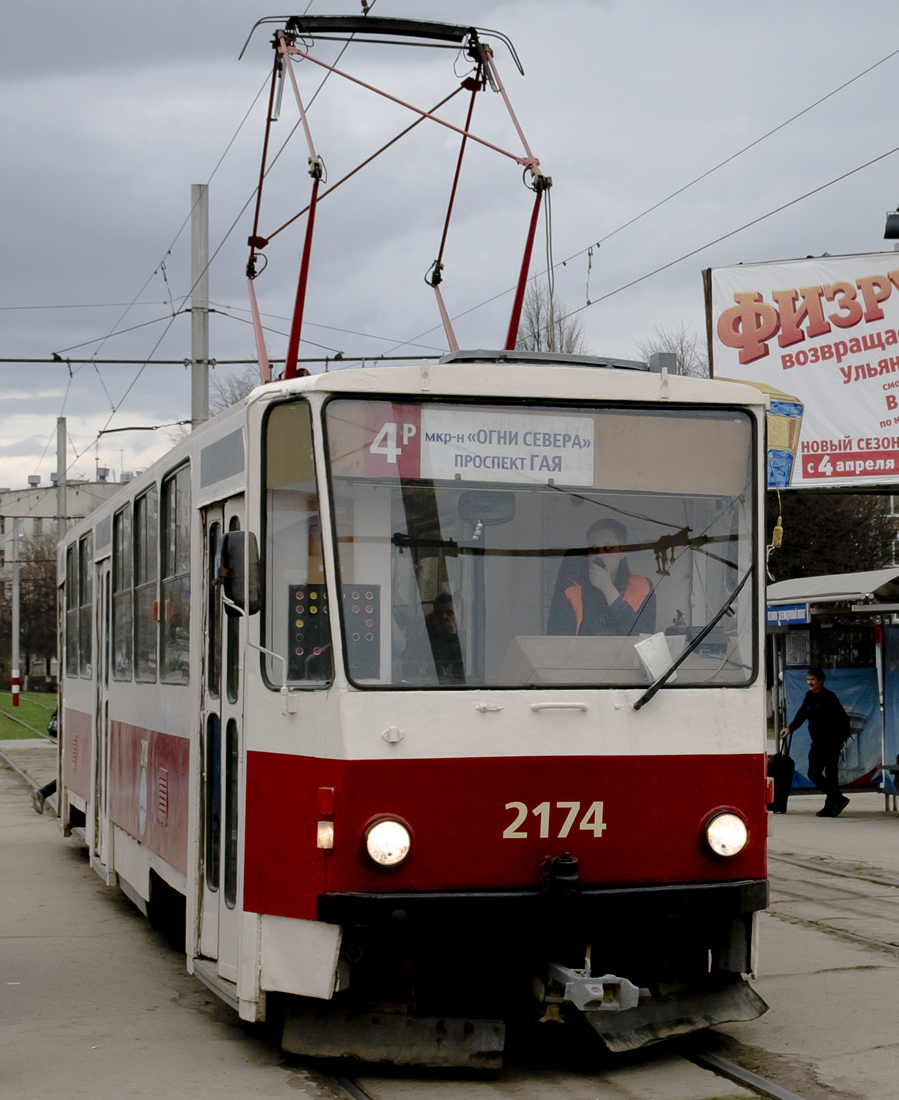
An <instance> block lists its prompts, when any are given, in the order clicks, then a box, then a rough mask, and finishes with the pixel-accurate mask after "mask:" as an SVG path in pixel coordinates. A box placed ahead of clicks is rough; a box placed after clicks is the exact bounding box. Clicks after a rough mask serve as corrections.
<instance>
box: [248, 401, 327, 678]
mask: <svg viewBox="0 0 899 1100" xmlns="http://www.w3.org/2000/svg"><path fill="white" fill-rule="evenodd" d="M265 448H266V450H265V500H266V517H265V519H266V537H265V540H264V541H265V577H266V583H265V638H266V641H265V646H266V648H268V649H271V650H273V651H274V652H275V653H278V654H280V655H281V656H282V657H284V658H285V659H286V661H287V680H288V683H292V684H297V685H302V686H305V687H324V686H326V685H327V684H328V683H330V681H331V680H332V678H333V675H334V658H333V652H332V647H331V624H330V616H329V601H328V592H327V589H326V587H325V583H324V582H325V572H324V556H323V552H322V520H321V515H320V513H319V505H318V487H317V484H316V476H315V457H314V454H313V449H312V415H311V413H310V410H309V407H308V405H307V404H306V403H305V402H304V401H292V402H290V403H285V404H282V405H276V406H275V407H274V408H273V409H272V410H271V412H270V413H269V415H268V418H267V420H266V435H265ZM265 661H266V665H265V670H266V676H267V679H268V682H269V685H270V686H271V687H273V688H278V687H280V686H281V681H282V675H283V672H282V668H283V666H282V664H281V662H280V661H275V660H273V659H272V658H271V657H266V658H265Z"/></svg>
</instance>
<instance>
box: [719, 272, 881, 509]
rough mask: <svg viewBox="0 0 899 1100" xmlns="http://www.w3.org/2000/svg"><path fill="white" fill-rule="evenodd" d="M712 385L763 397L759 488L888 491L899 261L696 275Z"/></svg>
mask: <svg viewBox="0 0 899 1100" xmlns="http://www.w3.org/2000/svg"><path fill="white" fill-rule="evenodd" d="M706 294H707V301H706V308H707V310H708V314H709V332H710V340H711V346H710V349H709V350H710V354H711V362H712V370H713V373H714V376H715V377H716V378H731V379H737V380H739V381H743V382H748V383H750V384H752V385H754V386H756V387H757V388H759V389H761V390H762V391H763V392H765V393H766V394H768V396H769V397H770V400H771V410H770V414H769V418H768V484H769V487H771V488H774V487H792V488H794V489H801V488H815V489H818V488H838V487H843V488H845V487H858V486H862V485H864V486H869V487H870V486H875V485H878V484H888V483H893V482H895V481H897V480H899V331H897V330H899V253H897V252H875V253H869V254H864V255H856V256H832V257H831V256H823V257H820V258H817V257H813V258H810V259H805V260H785V261H782V262H779V263H759V264H740V265H739V266H736V267H725V268H713V269H712V270H710V271H708V272H707V273H706Z"/></svg>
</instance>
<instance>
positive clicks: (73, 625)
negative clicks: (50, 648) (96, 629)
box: [66, 543, 81, 676]
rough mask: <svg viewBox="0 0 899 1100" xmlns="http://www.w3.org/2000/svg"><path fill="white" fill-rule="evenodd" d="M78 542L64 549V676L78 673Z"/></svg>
mask: <svg viewBox="0 0 899 1100" xmlns="http://www.w3.org/2000/svg"><path fill="white" fill-rule="evenodd" d="M80 602H81V601H80V599H79V596H78V544H77V543H76V544H75V545H74V546H70V547H69V548H68V550H67V551H66V676H77V675H78V620H79V608H80Z"/></svg>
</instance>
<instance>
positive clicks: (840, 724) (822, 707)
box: [787, 687, 849, 748]
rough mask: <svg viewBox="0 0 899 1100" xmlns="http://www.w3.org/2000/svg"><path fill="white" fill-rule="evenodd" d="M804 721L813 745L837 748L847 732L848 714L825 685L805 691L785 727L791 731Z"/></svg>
mask: <svg viewBox="0 0 899 1100" xmlns="http://www.w3.org/2000/svg"><path fill="white" fill-rule="evenodd" d="M806 721H807V722H808V732H809V734H810V736H811V739H812V744H813V745H815V744H817V745H821V746H822V747H828V748H839V746H840V745H842V743H843V741H845V740H846V738H847V736H848V734H849V716H848V714H847V713H846V711H845V710H843V704H842V703H841V702H840V700H839V699H838V698H837V697H836V695H834V693H833V692H832V691H829V690H828V689H827V688H826V687H824V688H821V690H820V691H817V692H815V691H807V692H806V693H805V698H804V699H803V700H802V706H801V707H800V708H799V710H797V711H796V717H795V718H794V719H793V721H792V722H791V723H790V725H789V726H788V727H787V728H788V729H789V731H790V733H792V732H793V731H794V730H796V729H798V728H799V727H800V726H801V725H802V723H803V722H806Z"/></svg>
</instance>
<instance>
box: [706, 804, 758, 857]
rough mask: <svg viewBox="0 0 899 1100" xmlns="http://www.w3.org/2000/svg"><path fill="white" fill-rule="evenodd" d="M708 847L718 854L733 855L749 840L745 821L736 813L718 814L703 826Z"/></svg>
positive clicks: (740, 850)
mask: <svg viewBox="0 0 899 1100" xmlns="http://www.w3.org/2000/svg"><path fill="white" fill-rule="evenodd" d="M705 832H706V839H707V840H708V842H709V847H710V848H711V849H712V851H713V852H714V853H715V854H716V855H719V856H735V855H737V853H738V852H742V851H743V849H744V848H745V847H746V841H747V840H749V830H748V829H747V828H746V822H745V821H744V820H743V819H742V818H741V817H738V816H737V815H736V814H727V813H725V814H718V815H717V817H713V818H712V820H711V821H710V822H709V823H708V825H706V827H705Z"/></svg>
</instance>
